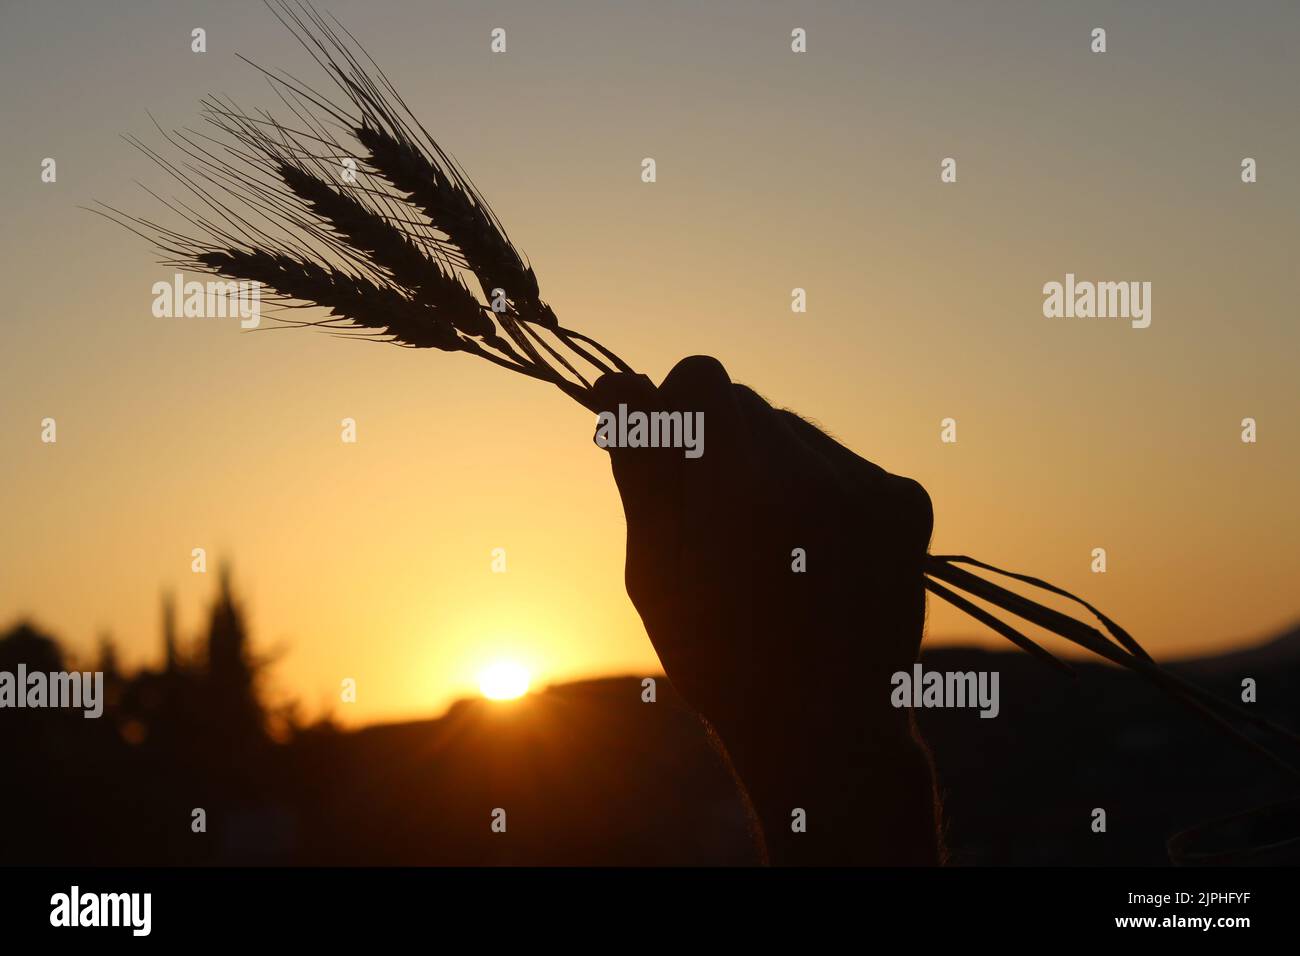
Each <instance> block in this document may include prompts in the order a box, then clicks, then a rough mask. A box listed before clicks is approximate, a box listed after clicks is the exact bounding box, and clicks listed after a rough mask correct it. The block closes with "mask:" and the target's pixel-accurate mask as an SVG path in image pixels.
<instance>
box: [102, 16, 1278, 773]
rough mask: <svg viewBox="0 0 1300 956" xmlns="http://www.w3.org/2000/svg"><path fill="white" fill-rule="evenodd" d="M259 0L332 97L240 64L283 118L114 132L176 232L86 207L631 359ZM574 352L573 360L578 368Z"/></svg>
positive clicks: (1110, 653)
mask: <svg viewBox="0 0 1300 956" xmlns="http://www.w3.org/2000/svg"><path fill="white" fill-rule="evenodd" d="M267 5H268V7H269V8H270V9H271V11H272V12H273V13H274V14H275V15H276V17H277V18H278V19H279V20H280V21H281V23H283V24H284V25H285V26H286V27H287V28H288V29H289V30H290V32H291V33H292V34H293V35H294V36H295V37H296V38H297V39H298V41H299V42H300V43H301V44H302V46H303V47H304V48H305V49H306V50H307V51H308V53H309V54H311V56H312V57H313V59H314V60H315V61H316V63H317V64H318V65H319V66H320V67H321V68H322V69H323V70H324V71H325V72H326V73H327V74H328V76H329V77H330V79H331V80H332V81H333V83H334V85H335V86H336V87H337V88H338V89H339V90H340V91H341V92H342V94H343V99H342V102H335V101H332V100H330V99H329V98H328V97H326V96H324V95H322V94H321V93H319V92H317V91H316V90H314V89H313V88H312V87H310V86H308V85H307V84H305V83H303V82H301V81H300V80H298V79H296V78H295V77H293V76H291V75H289V74H286V73H282V72H279V71H272V70H266V69H263V68H261V67H257V66H256V64H252V65H253V66H254V67H255V68H257V69H258V70H260V71H261V72H262V73H263V74H265V76H266V77H267V79H268V80H269V81H270V83H271V86H272V87H273V89H274V90H275V92H276V93H277V95H278V97H279V99H280V100H281V101H282V102H283V104H284V106H285V108H286V109H287V110H288V111H289V112H290V113H291V114H292V116H293V119H292V120H291V121H289V122H287V123H285V122H280V121H279V120H277V119H276V118H275V117H273V116H272V115H271V114H270V113H267V112H264V111H256V112H254V113H251V114H250V113H245V112H243V111H242V110H240V109H239V107H238V106H237V105H236V104H235V103H233V102H230V101H229V100H224V99H219V98H216V97H209V98H207V99H205V100H204V101H203V115H204V119H205V120H206V122H207V123H208V124H209V127H210V128H211V131H210V132H207V133H200V132H194V131H185V132H180V131H172V132H167V131H165V130H163V129H162V128H161V127H159V132H160V133H161V135H162V136H163V137H164V138H165V139H166V140H167V142H168V143H170V144H171V146H173V147H174V148H176V149H177V150H179V151H180V152H181V153H182V154H183V155H184V157H185V159H184V160H182V161H181V163H183V165H178V164H177V163H176V162H173V161H171V160H168V159H167V158H166V157H164V156H163V155H162V154H161V153H159V152H157V151H156V150H154V149H152V148H151V147H149V146H148V145H146V144H145V143H144V142H142V141H140V140H138V139H129V141H130V142H132V143H133V145H135V146H136V147H137V148H139V149H140V150H141V151H142V152H144V153H145V154H146V155H147V156H149V157H150V158H151V159H152V160H153V161H154V162H156V163H157V164H158V165H159V166H160V167H161V168H162V169H163V170H165V171H166V172H167V173H168V174H169V175H170V176H172V177H173V178H175V179H176V180H177V181H178V182H179V183H181V184H182V185H183V186H184V187H185V188H186V189H187V190H189V192H190V193H191V194H192V197H193V198H192V199H191V200H190V201H187V202H181V201H180V200H175V201H171V202H168V201H167V200H163V199H162V198H161V197H159V196H157V194H155V193H151V195H154V196H155V198H157V199H159V201H160V202H163V203H164V204H165V205H166V206H167V207H168V208H169V209H171V210H172V211H173V212H175V213H177V214H179V215H180V216H181V217H182V218H183V219H184V221H185V222H186V224H187V225H186V227H185V228H186V230H189V231H177V230H174V229H171V228H169V227H166V226H163V225H161V224H159V223H156V222H153V221H151V220H148V219H144V218H141V217H137V216H129V215H127V214H125V213H122V212H121V211H119V210H117V209H114V208H112V207H108V206H104V207H103V209H102V210H94V211H97V212H102V213H103V214H105V215H108V216H109V217H110V218H113V219H114V220H115V221H117V222H119V223H120V224H122V225H125V226H126V227H127V228H129V229H131V230H132V231H134V232H136V233H137V234H139V235H142V236H144V237H146V238H148V239H149V240H150V241H151V242H152V243H154V244H155V245H156V246H157V247H158V248H159V249H161V250H163V251H164V252H166V253H167V254H169V255H170V256H171V257H172V258H170V259H168V260H165V262H166V263H167V264H171V265H175V266H178V267H182V268H185V269H190V270H195V271H202V272H207V273H213V274H216V275H220V276H224V277H227V278H230V279H236V280H248V281H255V282H258V283H262V284H263V285H264V286H265V287H267V288H269V289H271V290H273V291H274V293H275V295H276V296H277V297H278V299H279V301H280V302H281V303H282V304H283V305H284V306H286V307H290V308H298V307H320V308H324V309H325V310H327V312H328V313H329V317H328V318H326V319H321V320H316V321H308V320H294V319H289V318H283V317H280V318H279V321H280V323H281V325H288V326H309V327H317V328H325V329H327V330H329V331H331V332H334V333H338V334H346V335H358V336H361V337H363V338H367V339H372V340H377V341H386V342H390V343H393V344H396V345H401V346H405V347H407V348H436V349H442V350H443V351H448V352H454V351H461V352H468V353H470V354H472V355H476V356H478V357H480V358H485V359H487V360H489V361H491V362H493V363H495V364H497V365H500V366H502V367H504V368H508V369H510V370H511V371H514V372H518V373H520V374H522V375H527V376H530V377H532V378H536V379H539V380H541V381H546V382H550V383H552V384H553V385H555V386H556V387H558V388H560V389H562V390H563V391H564V392H565V393H566V394H568V395H570V396H571V397H573V398H574V399H575V400H577V401H578V402H580V403H581V404H582V405H583V406H584V407H586V408H588V409H590V410H592V411H599V409H598V408H596V405H595V403H594V400H593V398H592V388H591V386H592V381H591V379H590V378H589V376H592V375H593V370H594V373H597V374H599V373H605V372H610V371H620V372H631V371H632V369H631V367H630V366H629V365H628V364H627V363H626V362H624V361H623V360H622V359H620V358H619V357H618V356H617V355H615V354H614V353H613V352H612V351H610V350H609V349H607V348H605V347H604V346H603V345H601V344H599V343H598V342H596V341H594V340H593V339H591V338H588V337H587V336H585V335H582V334H581V333H579V332H575V331H573V330H572V329H567V328H564V327H563V326H561V325H560V323H559V320H558V318H557V317H556V315H555V312H554V311H553V310H552V309H551V307H550V306H548V305H547V304H546V303H545V302H544V301H543V300H542V298H541V292H540V288H539V285H538V281H537V276H536V275H535V274H534V272H533V270H532V268H531V266H529V265H528V262H527V260H526V259H525V257H524V256H523V255H521V253H520V252H519V250H518V249H516V248H515V246H514V245H513V244H512V243H511V241H510V239H509V237H508V236H507V235H506V231H505V229H504V227H503V226H502V225H501V222H500V220H498V219H497V217H496V215H495V214H494V213H493V212H492V209H491V207H490V206H488V204H487V202H486V201H485V200H484V199H483V197H482V195H480V194H479V192H478V191H477V189H475V187H474V185H473V184H472V183H471V182H470V180H469V177H468V176H467V175H466V174H465V172H464V170H463V169H462V168H461V167H460V166H459V165H458V164H457V163H456V162H455V160H453V159H452V158H451V156H450V155H449V154H448V153H447V152H446V151H445V150H444V149H443V148H442V147H441V146H439V145H438V143H437V142H436V141H435V140H434V139H433V137H432V136H430V135H429V133H428V132H427V131H426V130H425V129H424V127H423V126H422V125H421V124H420V123H419V121H418V120H417V119H416V118H415V116H414V115H413V114H412V113H411V111H410V110H409V109H408V108H407V106H406V104H405V103H404V102H403V100H402V98H401V96H400V95H398V93H397V91H396V90H395V89H394V88H393V86H392V84H391V83H389V81H388V79H387V77H386V76H385V75H384V73H383V71H382V70H380V69H379V67H378V65H377V64H376V63H375V62H374V60H373V59H371V58H370V56H369V55H368V54H367V53H366V52H365V50H364V49H363V48H362V47H361V45H360V44H359V43H358V42H357V40H356V39H355V38H354V37H353V36H352V35H351V34H350V33H349V32H348V31H347V30H346V29H344V28H343V26H342V25H341V24H339V23H338V22H337V21H335V20H332V19H331V20H327V19H326V18H325V17H323V16H322V15H321V14H320V13H319V12H317V11H316V10H315V8H314V7H312V6H311V5H310V3H307V2H305V0H267ZM214 134H215V135H214ZM358 160H360V162H358ZM470 280H472V281H473V282H474V283H475V284H476V285H477V287H478V293H477V294H476V293H475V292H474V291H472V289H471V285H470ZM566 353H567V354H566ZM582 367H586V368H587V369H588V371H587V373H586V374H585V375H584V374H583V372H582V371H580V368H582ZM961 565H967V566H973V567H978V568H981V569H983V570H986V571H990V572H993V573H996V574H1002V575H1006V576H1009V577H1011V578H1014V579H1016V580H1018V581H1020V582H1022V583H1025V584H1029V585H1032V586H1034V587H1038V588H1041V589H1044V590H1047V591H1049V592H1051V593H1054V594H1056V595H1058V596H1063V597H1067V598H1070V599H1071V600H1074V601H1077V602H1078V603H1080V604H1081V605H1083V606H1084V607H1086V608H1087V609H1088V610H1089V611H1091V612H1092V613H1093V614H1094V615H1096V617H1097V619H1098V620H1099V621H1100V622H1101V624H1102V626H1103V628H1104V631H1105V633H1103V632H1102V631H1099V630H1098V629H1097V628H1094V627H1092V626H1091V625H1089V624H1086V623H1084V622H1082V621H1079V620H1077V619H1075V618H1072V617H1070V616H1068V615H1066V614H1063V613H1061V612H1059V611H1056V610H1053V609H1051V608H1049V607H1046V606H1044V605H1042V604H1039V603H1038V602H1035V601H1032V600H1030V599H1028V598H1026V597H1024V596H1023V595H1020V594H1018V593H1015V592H1013V591H1009V590H1007V589H1006V588H1003V587H1000V586H999V585H997V584H994V583H993V582H991V581H989V580H988V579H986V578H982V577H980V576H978V575H975V574H973V573H972V572H971V571H969V570H966V568H964V567H961ZM925 575H926V578H925V586H926V588H927V589H928V590H929V591H930V592H931V593H933V594H934V595H936V596H937V597H940V598H942V599H944V600H945V601H948V602H950V603H952V604H953V605H955V606H956V607H957V608H959V609H960V610H962V611H963V612H965V613H967V614H969V615H971V616H972V617H974V618H975V619H976V620H978V621H980V622H982V623H984V624H986V625H987V626H988V627H990V628H992V629H993V630H994V631H996V632H997V633H999V634H1001V635H1002V636H1004V637H1006V638H1007V639H1008V640H1010V641H1011V642H1012V643H1014V644H1015V645H1016V646H1018V647H1020V648H1022V649H1024V650H1026V651H1028V652H1030V653H1032V654H1034V655H1036V656H1039V657H1041V658H1043V659H1044V660H1046V661H1049V662H1051V663H1052V664H1053V665H1055V666H1058V667H1060V668H1062V669H1064V670H1066V671H1069V667H1068V666H1067V665H1065V664H1064V663H1062V662H1061V661H1059V660H1058V659H1057V658H1055V657H1053V656H1052V655H1051V654H1049V653H1048V652H1047V651H1046V650H1044V649H1043V648H1042V647H1040V646H1039V645H1038V644H1036V643H1035V642H1033V641H1032V640H1030V639H1029V638H1028V637H1026V636H1025V635H1024V634H1022V633H1021V632H1020V631H1018V630H1017V629H1015V628H1013V627H1011V626H1010V625H1009V624H1007V623H1006V622H1004V621H1003V620H1001V619H999V618H997V617H996V616H994V615H993V614H991V613H990V612H989V611H987V610H985V609H984V608H983V607H981V606H980V605H978V604H976V603H974V601H972V600H971V599H970V598H968V597H967V596H964V595H962V594H959V593H958V591H964V592H966V594H967V595H970V596H971V597H973V598H977V599H979V600H982V601H985V602H987V603H988V604H991V605H994V606H996V607H998V608H1001V609H1003V610H1005V611H1009V612H1010V613H1012V614H1015V615H1017V616H1018V617H1021V618H1024V619H1025V620H1027V621H1029V622H1031V623H1033V624H1035V625H1037V626H1039V627H1042V628H1043V629H1045V630H1047V631H1050V632H1052V633H1054V634H1057V635H1059V636H1061V637H1064V638H1065V639H1067V640H1069V641H1071V642H1072V643H1074V644H1076V645H1078V646H1079V647H1082V648H1084V649H1086V650H1088V651H1091V652H1092V653H1095V654H1097V655H1099V656H1101V657H1103V658H1105V659H1106V660H1109V661H1111V662H1112V663H1115V664H1119V665H1121V666H1123V667H1127V668H1129V669H1130V670H1132V671H1134V672H1135V673H1137V674H1139V675H1141V676H1142V677H1143V678H1145V679H1147V680H1149V681H1151V682H1152V683H1154V684H1155V685H1156V686H1158V687H1160V688H1162V689H1163V690H1165V691H1167V692H1169V693H1170V694H1172V695H1173V696H1174V697H1175V698H1177V699H1178V700H1179V701H1181V702H1183V703H1184V704H1186V705H1187V706H1188V707H1190V708H1192V709H1193V710H1194V711H1196V712H1197V713H1198V714H1200V715H1201V716H1203V717H1206V718H1207V719H1209V720H1211V721H1212V722H1214V723H1215V724H1217V725H1218V726H1219V727H1220V728H1221V729H1223V730H1224V731H1226V732H1227V733H1229V734H1231V735H1232V736H1234V737H1235V738H1236V739H1237V740H1238V741H1239V742H1241V743H1243V744H1244V745H1246V746H1247V747H1249V748H1251V749H1252V750H1254V751H1256V752H1259V753H1261V754H1263V755H1264V756H1266V757H1267V758H1268V759H1269V760H1271V761H1272V762H1273V763H1274V764H1276V765H1277V766H1279V767H1280V768H1282V769H1283V770H1285V771H1286V772H1288V773H1291V774H1293V775H1297V776H1300V770H1298V769H1296V768H1295V767H1293V766H1292V765H1291V764H1290V763H1288V762H1287V761H1286V760H1284V759H1282V758H1281V757H1278V756H1277V755H1276V754H1274V753H1273V752H1272V751H1270V750H1268V749H1267V748H1265V747H1264V746H1263V745H1262V744H1260V743H1259V741H1257V740H1255V739H1254V738H1252V737H1248V736H1246V735H1245V734H1244V733H1242V732H1241V731H1240V730H1238V729H1237V728H1236V726H1234V725H1233V724H1232V722H1231V721H1232V720H1241V721H1245V722H1247V723H1249V724H1251V725H1252V726H1254V727H1255V728H1257V729H1260V730H1266V731H1269V732H1272V733H1275V734H1278V735H1280V736H1282V737H1285V738H1286V739H1287V740H1289V741H1291V742H1292V743H1295V744H1300V737H1297V736H1296V735H1295V734H1293V733H1291V732H1290V731H1288V730H1286V729H1285V728H1282V727H1280V726H1277V725H1276V724H1273V723H1271V722H1270V721H1268V720H1267V719H1265V718H1263V717H1260V716H1257V715H1255V714H1252V713H1250V712H1249V711H1247V710H1245V709H1244V708H1241V707H1238V706H1236V705H1234V704H1231V703H1229V702H1225V701H1221V700H1219V699H1218V698H1215V697H1213V696H1212V695H1210V694H1208V693H1206V692H1205V691H1203V690H1201V689H1200V688H1197V687H1195V686H1193V685H1191V684H1189V683H1188V682H1186V681H1184V680H1182V679H1181V678H1179V677H1177V676H1175V675H1173V674H1171V673H1170V672H1168V671H1166V670H1164V669H1163V668H1161V667H1159V666H1158V665H1157V664H1156V663H1155V662H1154V661H1153V660H1152V659H1151V657H1150V656H1149V655H1148V654H1147V653H1146V652H1145V651H1144V650H1143V649H1142V648H1141V646H1139V644H1138V643H1137V641H1135V640H1134V639H1133V638H1132V637H1131V636H1130V635H1129V634H1128V633H1127V632H1125V631H1124V630H1123V629H1122V628H1120V627H1119V626H1118V625H1117V624H1116V623H1115V622H1114V621H1112V620H1110V619H1109V618H1108V617H1106V616H1105V615H1104V614H1102V613H1101V612H1100V611H1098V610H1097V609H1096V608H1094V607H1093V606H1092V605H1090V604H1088V603H1087V602H1085V601H1081V600H1080V599H1078V598H1076V597H1074V595H1071V594H1069V593H1068V592H1065V591H1062V590H1061V589H1059V588H1056V587H1054V586H1052V585H1050V584H1047V583H1046V582H1045V581H1041V580H1039V579H1037V578H1034V577H1030V576H1028V575H1021V574H1012V573H1009V572H1005V571H1001V570H999V569H998V568H995V567H993V566H991V565H988V564H984V563H982V562H980V561H975V560H973V559H970V558H965V557H960V556H953V555H948V556H943V555H931V556H929V557H928V558H927V561H926V564H925ZM954 589H956V590H954Z"/></svg>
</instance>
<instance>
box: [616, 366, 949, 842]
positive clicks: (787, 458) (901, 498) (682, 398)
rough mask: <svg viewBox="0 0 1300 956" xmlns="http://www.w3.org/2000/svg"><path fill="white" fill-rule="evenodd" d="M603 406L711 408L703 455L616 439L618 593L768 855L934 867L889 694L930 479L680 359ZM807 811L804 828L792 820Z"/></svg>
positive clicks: (923, 787) (914, 762) (917, 566)
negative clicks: (701, 730)
mask: <svg viewBox="0 0 1300 956" xmlns="http://www.w3.org/2000/svg"><path fill="white" fill-rule="evenodd" d="M596 397H597V403H598V407H599V408H601V409H602V410H609V411H611V412H615V413H616V412H617V411H618V406H619V405H620V403H621V404H625V405H626V406H627V407H628V410H629V411H637V410H639V411H644V412H652V411H670V412H681V413H683V414H684V415H691V414H694V413H696V412H701V413H703V425H704V430H703V446H702V447H703V454H702V455H701V456H700V457H698V458H694V459H692V458H687V457H686V456H685V454H684V451H683V449H682V448H627V447H624V448H611V449H610V453H611V459H612V463H613V470H614V478H615V481H616V482H617V484H618V489H619V493H620V495H621V496H622V500H623V508H624V513H625V515H626V518H627V529H628V530H627V567H626V582H627V590H628V594H629V596H630V597H631V599H632V602H633V604H634V605H635V606H636V609H637V611H638V612H639V613H640V615H641V619H642V621H643V622H644V623H645V626H646V630H647V632H648V633H649V635H650V639H651V641H652V642H653V644H654V647H655V650H656V651H657V652H658V654H659V658H660V661H661V662H662V663H663V666H664V669H665V671H666V673H667V674H668V677H669V679H670V680H671V681H672V682H673V686H674V687H675V688H677V690H678V691H679V692H680V693H681V695H682V696H683V697H684V698H685V699H686V700H687V701H688V702H689V703H690V704H691V705H692V706H693V707H695V708H696V709H697V710H698V711H699V712H700V714H701V715H702V716H703V717H704V718H705V719H706V720H707V721H708V722H709V723H710V724H711V725H712V726H713V728H714V729H715V730H716V732H717V734H718V736H720V737H721V739H722V742H723V743H724V744H725V747H726V750H727V753H728V755H729V756H730V758H731V761H732V764H733V766H734V768H735V770H736V771H737V773H738V775H739V777H740V779H741V781H742V782H743V783H744V785H745V787H746V789H747V790H748V794H749V797H750V799H751V801H752V804H753V806H754V808H755V810H756V812H757V814H758V817H759V819H760V821H761V823H762V828H763V836H764V837H765V839H766V845H767V848H768V851H769V854H770V857H771V859H772V861H773V862H837V863H926V862H929V863H933V862H936V860H937V857H938V847H937V840H936V835H935V809H934V798H933V784H932V775H931V772H930V767H929V761H928V754H926V752H925V751H924V749H923V747H922V746H921V745H920V744H919V742H918V741H917V740H916V739H915V737H914V732H913V727H912V722H911V713H910V711H909V710H907V709H894V708H893V707H892V706H891V705H890V702H889V696H890V691H891V689H892V688H891V686H890V681H889V678H890V675H891V674H892V673H894V672H895V671H899V670H910V669H911V666H912V663H913V662H914V661H915V660H916V658H917V655H918V652H919V647H920V641H921V634H922V630H923V626H924V617H925V597H924V590H923V581H922V560H923V558H924V556H925V553H926V549H927V547H928V544H929V538H930V531H931V527H932V522H933V516H932V511H931V506H930V499H929V496H928V495H927V494H926V492H925V490H924V489H923V488H922V487H921V486H920V485H919V484H917V483H916V482H915V481H912V480H910V479H907V478H900V477H898V476H896V475H891V474H889V473H888V472H886V471H885V470H884V469H882V468H880V467H879V466H877V465H874V464H872V463H871V462H869V461H866V460H864V459H863V458H860V457H859V456H857V455H855V454H854V453H853V452H851V451H849V450H848V449H847V448H845V447H843V446H842V445H840V444H839V443H838V442H836V441H835V440H834V439H832V438H830V437H829V436H827V435H826V434H824V433H823V432H822V431H820V430H819V429H817V428H815V427H814V426H812V425H810V424H808V423H807V422H805V421H804V420H803V419H801V418H800V417H799V416H797V415H794V414H792V413H790V412H787V411H783V410H780V409H775V408H773V407H772V406H771V405H769V404H768V403H767V402H766V401H764V400H763V399H762V398H761V397H759V396H758V395H757V394H756V393H755V392H754V391H752V390H751V389H749V388H747V387H745V386H743V385H737V384H733V383H732V382H731V380H730V378H729V377H728V375H727V373H726V371H725V369H724V368H723V367H722V365H721V364H720V363H719V362H718V361H717V360H716V359H712V358H708V357H703V356H696V357H692V358H688V359H684V360H683V361H681V362H680V363H678V365H677V366H676V367H675V368H674V369H673V370H672V372H671V373H669V375H668V377H667V378H665V379H664V382H663V384H662V385H661V386H659V387H658V388H655V387H654V386H653V385H652V383H651V382H650V380H649V379H648V378H646V377H645V376H640V375H630V374H611V375H606V376H604V377H602V378H601V379H600V380H599V381H598V382H597V383H596ZM796 809H802V810H803V811H804V812H805V814H806V818H807V832H804V833H796V832H792V831H791V821H792V814H793V813H794V811H795V810H796Z"/></svg>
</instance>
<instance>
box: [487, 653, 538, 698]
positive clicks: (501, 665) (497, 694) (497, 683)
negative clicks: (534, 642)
mask: <svg viewBox="0 0 1300 956" xmlns="http://www.w3.org/2000/svg"><path fill="white" fill-rule="evenodd" d="M528 679H529V674H528V671H526V670H525V669H524V668H523V667H521V666H520V665H519V664H516V663H515V662H514V661H497V662H496V663H495V664H492V665H490V666H489V667H486V668H484V670H483V672H482V673H481V674H479V678H478V689H479V690H480V691H481V692H482V694H483V696H484V697H486V698H488V699H489V700H514V699H515V698H517V697H523V696H524V694H526V693H528Z"/></svg>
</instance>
